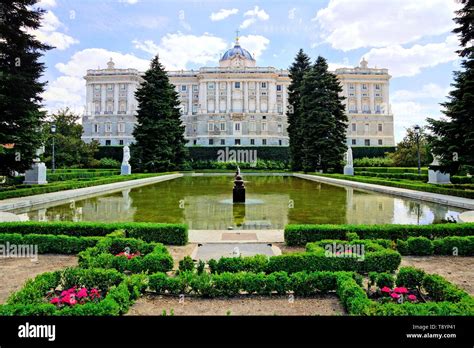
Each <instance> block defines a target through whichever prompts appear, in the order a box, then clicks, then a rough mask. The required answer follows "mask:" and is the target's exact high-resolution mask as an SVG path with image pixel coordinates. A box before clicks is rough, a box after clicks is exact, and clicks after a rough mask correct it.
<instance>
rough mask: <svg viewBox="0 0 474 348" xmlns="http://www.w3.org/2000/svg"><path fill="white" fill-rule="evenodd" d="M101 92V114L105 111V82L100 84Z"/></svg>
mask: <svg viewBox="0 0 474 348" xmlns="http://www.w3.org/2000/svg"><path fill="white" fill-rule="evenodd" d="M101 92H102V93H101V94H100V97H101V98H100V113H101V114H102V115H103V114H104V111H106V108H105V98H106V95H107V85H106V84H102V86H101Z"/></svg>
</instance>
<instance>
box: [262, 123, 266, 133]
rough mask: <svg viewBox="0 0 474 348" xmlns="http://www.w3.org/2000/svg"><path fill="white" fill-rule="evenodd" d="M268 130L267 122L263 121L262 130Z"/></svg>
mask: <svg viewBox="0 0 474 348" xmlns="http://www.w3.org/2000/svg"><path fill="white" fill-rule="evenodd" d="M266 131H267V123H266V122H262V132H266Z"/></svg>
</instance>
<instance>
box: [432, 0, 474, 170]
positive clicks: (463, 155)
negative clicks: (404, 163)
mask: <svg viewBox="0 0 474 348" xmlns="http://www.w3.org/2000/svg"><path fill="white" fill-rule="evenodd" d="M461 2H462V3H463V4H464V7H463V8H462V9H460V10H459V11H457V17H456V18H454V21H455V22H456V24H457V25H458V26H457V27H456V28H455V29H454V30H453V32H454V33H457V34H459V39H460V45H461V49H460V50H459V51H457V52H458V53H459V55H460V56H461V57H462V59H463V60H462V62H461V66H462V69H463V70H461V71H456V72H454V83H453V84H452V86H453V87H454V89H453V90H452V91H451V92H450V93H449V97H448V99H449V100H448V101H447V102H446V103H443V104H441V105H442V106H443V107H444V110H443V113H444V114H445V115H446V118H443V119H441V120H434V119H428V123H429V125H428V128H429V129H430V130H431V131H432V133H433V135H432V136H431V137H430V138H429V141H430V145H431V148H432V151H433V153H434V154H435V155H438V156H439V157H440V158H441V165H442V166H441V170H443V171H445V172H449V173H453V174H454V173H456V172H457V171H458V170H459V168H460V166H461V165H463V166H471V167H473V166H474V48H473V41H474V0H461ZM472 169H474V168H472ZM472 169H471V170H472Z"/></svg>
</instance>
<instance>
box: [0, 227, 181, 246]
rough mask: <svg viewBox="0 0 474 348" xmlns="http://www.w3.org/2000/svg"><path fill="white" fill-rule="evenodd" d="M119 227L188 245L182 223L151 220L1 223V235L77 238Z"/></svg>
mask: <svg viewBox="0 0 474 348" xmlns="http://www.w3.org/2000/svg"><path fill="white" fill-rule="evenodd" d="M116 230H124V231H125V233H126V236H127V237H130V238H137V239H143V240H144V241H147V242H158V243H163V244H167V245H186V244H187V242H188V227H187V225H183V224H162V223H149V222H125V223H103V222H68V221H61V222H37V221H26V222H2V223H0V234H2V233H19V234H53V235H66V236H76V237H80V236H81V237H86V236H105V235H107V234H109V233H111V232H114V231H116Z"/></svg>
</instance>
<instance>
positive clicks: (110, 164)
mask: <svg viewBox="0 0 474 348" xmlns="http://www.w3.org/2000/svg"><path fill="white" fill-rule="evenodd" d="M99 166H100V168H112V169H114V168H120V162H119V161H117V160H114V159H113V158H108V157H104V158H101V159H100V161H99Z"/></svg>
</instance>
